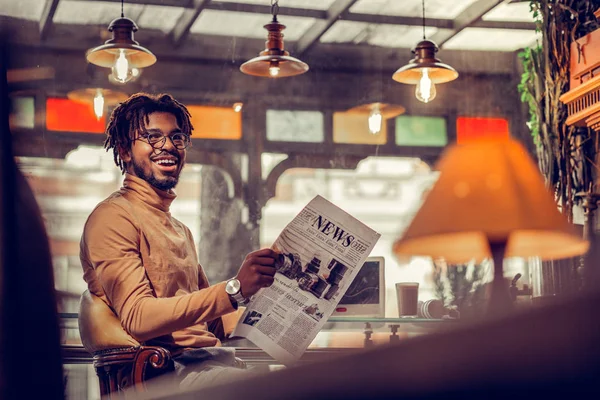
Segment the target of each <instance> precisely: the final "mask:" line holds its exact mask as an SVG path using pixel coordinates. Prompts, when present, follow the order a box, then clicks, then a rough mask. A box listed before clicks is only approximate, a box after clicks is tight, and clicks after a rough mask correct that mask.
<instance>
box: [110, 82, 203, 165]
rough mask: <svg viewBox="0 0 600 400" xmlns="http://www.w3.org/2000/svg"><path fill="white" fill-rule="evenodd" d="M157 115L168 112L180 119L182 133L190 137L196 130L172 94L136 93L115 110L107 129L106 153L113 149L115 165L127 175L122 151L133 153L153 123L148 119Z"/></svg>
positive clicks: (181, 105) (185, 111)
mask: <svg viewBox="0 0 600 400" xmlns="http://www.w3.org/2000/svg"><path fill="white" fill-rule="evenodd" d="M154 112H168V113H171V114H173V115H174V116H175V118H177V123H178V125H179V128H180V129H181V131H182V132H183V133H185V134H188V135H191V134H192V130H193V129H194V127H193V126H192V122H191V121H190V117H191V116H190V112H189V111H188V109H187V108H186V106H184V105H183V104H181V103H180V102H178V101H177V100H175V99H174V98H173V96H171V95H170V94H158V95H154V94H149V93H136V94H134V95H132V96H131V97H129V98H128V99H127V100H125V101H124V102H123V103H120V104H119V105H118V106H117V107H115V109H114V110H113V112H112V114H111V116H110V120H109V121H108V127H107V128H106V136H107V137H106V141H105V142H104V148H105V149H106V151H109V150H110V149H112V151H113V155H114V159H115V164H116V165H117V167H119V168H120V169H121V172H122V173H125V169H126V165H125V162H124V161H123V160H122V159H121V155H120V154H119V149H124V150H130V149H131V145H132V143H133V141H134V140H135V138H136V137H137V135H139V134H140V132H143V131H144V128H145V126H146V124H148V123H150V121H149V118H148V116H149V115H150V114H152V113H154Z"/></svg>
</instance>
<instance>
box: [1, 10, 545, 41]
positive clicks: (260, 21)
mask: <svg viewBox="0 0 600 400" xmlns="http://www.w3.org/2000/svg"><path fill="white" fill-rule="evenodd" d="M220 1H221V2H226V3H232V2H238V3H248V4H261V5H270V4H271V1H270V0H220ZM334 1H335V0H280V1H279V5H280V6H281V7H292V8H293V7H296V8H298V7H302V8H309V9H315V10H326V9H328V8H329V7H330V6H331V4H333V2H334ZM475 1H477V0H426V1H425V16H426V17H429V18H438V19H454V18H456V17H457V16H459V15H460V14H461V12H463V11H464V10H465V9H466V8H467V7H469V6H470V5H472V4H473V3H474V2H475ZM45 2H46V0H0V15H7V16H12V17H16V18H22V19H27V20H39V19H40V18H41V15H42V10H43V8H44V5H45ZM120 9H121V5H120V4H119V3H118V2H106V1H90V0H87V1H84V0H61V1H60V2H59V5H58V8H57V10H56V13H55V15H54V19H53V21H54V23H55V24H63V23H64V24H66V23H68V24H82V25H108V24H109V23H110V21H112V20H113V19H115V18H118V17H119V16H120V11H121V10H120ZM350 12H352V13H363V14H376V15H393V16H406V17H420V16H421V12H422V10H421V0H359V1H358V2H357V3H356V4H355V5H353V6H352V7H351V8H350ZM183 13H184V8H181V7H167V6H151V5H141V4H127V1H125V16H126V17H129V18H132V19H133V20H134V21H136V23H137V24H138V26H139V28H140V29H159V30H162V31H163V32H165V33H167V32H170V31H171V30H172V29H173V27H174V26H175V25H176V23H177V21H178V19H179V17H180V16H181V15H182V14H183ZM482 19H483V20H485V21H516V22H532V17H531V15H530V12H529V4H528V3H527V2H525V3H510V4H508V3H507V2H504V3H501V4H500V5H498V6H496V7H495V8H494V9H492V10H491V11H490V12H488V13H487V14H485V15H484V16H483V18H482ZM269 20H270V15H268V14H252V13H246V12H230V11H218V10H211V9H208V10H204V11H203V12H202V13H201V14H200V17H199V18H198V19H197V20H196V22H195V23H194V24H193V26H192V28H191V30H190V31H191V32H192V33H196V34H208V35H224V36H234V37H246V38H260V39H262V38H266V31H265V30H264V28H263V25H265V24H266V23H268V22H269ZM279 21H280V22H281V23H283V24H284V25H286V26H287V28H286V30H285V31H284V35H285V39H286V41H295V40H298V39H299V38H301V37H302V36H303V35H304V34H305V33H306V32H308V31H309V30H310V29H311V27H312V26H313V24H314V23H315V22H316V21H317V20H316V19H313V18H303V17H296V16H287V15H280V16H279ZM426 23H427V22H426ZM438 30H439V29H437V28H435V27H427V29H426V35H427V37H430V36H432V35H433V34H434V33H436V32H437V31H438ZM421 38H422V28H421V27H418V26H403V25H390V24H370V23H365V22H356V21H345V20H339V21H337V22H336V23H334V24H333V26H332V27H331V28H330V29H329V30H328V31H327V32H326V33H325V34H324V35H323V36H322V37H321V39H320V40H321V42H323V43H351V44H368V45H371V46H381V47H390V48H410V47H413V46H414V45H415V44H416V43H417V42H418V41H419V40H420V39H421ZM535 40H536V33H535V31H533V30H530V31H529V30H506V29H489V28H466V29H464V30H463V31H461V32H460V33H458V34H457V35H456V36H455V37H453V38H452V39H450V40H449V41H448V42H447V43H445V44H444V45H443V47H444V48H450V49H462V50H489V51H515V50H518V49H519V48H522V47H524V46H528V45H531V44H532V43H534V42H535Z"/></svg>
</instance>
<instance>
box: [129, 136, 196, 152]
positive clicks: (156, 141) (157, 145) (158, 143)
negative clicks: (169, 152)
mask: <svg viewBox="0 0 600 400" xmlns="http://www.w3.org/2000/svg"><path fill="white" fill-rule="evenodd" d="M167 138H169V139H171V142H172V143H173V146H175V148H176V149H177V150H183V149H185V148H186V147H188V146H189V145H190V144H191V143H192V140H191V139H190V136H189V135H186V134H185V133H174V134H173V135H171V136H165V135H163V134H162V133H158V132H152V133H146V134H142V135H140V136H139V137H138V138H137V139H136V140H139V139H144V140H145V141H146V142H148V144H149V145H150V146H152V147H153V148H154V149H156V150H160V149H162V148H163V147H164V145H165V143H167Z"/></svg>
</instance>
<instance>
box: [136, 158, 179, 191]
mask: <svg viewBox="0 0 600 400" xmlns="http://www.w3.org/2000/svg"><path fill="white" fill-rule="evenodd" d="M177 159H178V160H179V157H177ZM150 162H152V161H150ZM131 164H132V167H133V171H134V172H135V175H136V176H138V177H139V178H142V179H143V180H145V181H146V182H148V183H149V184H150V185H152V186H154V187H155V188H157V189H158V190H162V191H164V192H168V191H169V190H171V189H173V188H174V187H175V186H176V185H177V183H178V182H179V173H178V174H177V175H175V176H165V177H163V178H158V177H157V176H156V175H155V174H154V173H153V172H152V170H150V172H146V170H145V169H144V166H143V165H141V164H140V163H138V162H137V160H136V159H135V158H132V159H131Z"/></svg>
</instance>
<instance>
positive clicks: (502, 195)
mask: <svg viewBox="0 0 600 400" xmlns="http://www.w3.org/2000/svg"><path fill="white" fill-rule="evenodd" d="M436 169H437V170H439V171H440V178H439V179H438V181H437V182H436V184H435V185H434V187H433V188H432V189H431V191H430V192H429V194H428V196H427V198H426V199H425V201H424V203H423V205H422V207H421V208H420V209H419V211H418V212H417V215H416V216H415V218H414V219H413V221H412V223H411V225H410V226H409V228H408V229H407V230H406V232H405V233H404V235H403V236H402V238H401V239H399V240H397V241H396V242H395V243H394V246H393V251H394V253H396V254H397V255H400V254H403V255H419V256H431V257H433V258H439V257H442V258H444V259H445V260H446V261H447V262H448V263H461V262H467V261H470V260H473V259H475V260H477V261H481V260H483V259H486V258H493V260H494V282H493V287H492V293H491V298H490V305H489V307H490V310H489V311H490V312H491V313H503V312H505V311H506V310H508V309H509V308H510V304H511V301H510V297H509V292H508V286H507V285H506V282H505V280H504V279H503V268H502V263H503V259H504V258H508V257H534V256H537V257H540V258H541V259H544V260H551V259H559V258H566V257H572V256H577V255H580V254H583V253H585V252H586V251H587V249H588V242H587V241H585V240H583V239H582V238H581V237H580V236H579V235H578V234H577V233H576V231H575V229H574V227H573V226H572V225H570V224H569V223H568V222H567V220H566V218H564V216H563V215H561V214H560V212H559V211H558V209H557V207H556V203H555V201H554V199H553V198H552V195H551V194H550V193H549V192H548V191H547V189H546V187H545V186H544V180H543V178H542V176H541V174H540V172H539V170H538V168H537V167H536V165H535V164H534V163H533V161H532V160H531V159H530V157H529V156H528V155H527V152H526V150H525V149H524V148H523V147H522V146H521V145H520V144H519V143H518V142H516V141H513V140H508V141H481V142H474V143H472V144H466V145H455V146H453V147H451V148H449V150H447V152H446V153H445V154H444V155H443V156H442V159H441V160H440V161H439V163H438V165H437V167H436Z"/></svg>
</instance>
